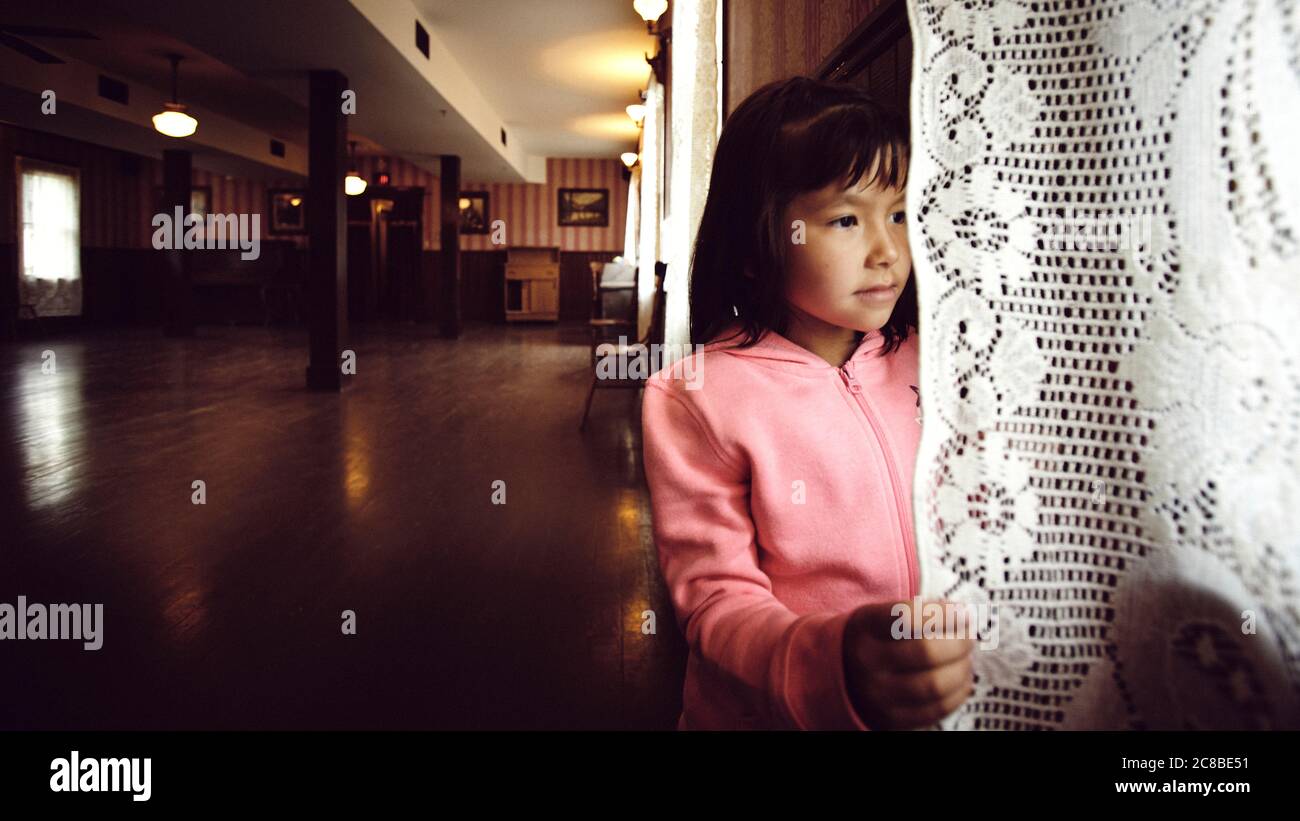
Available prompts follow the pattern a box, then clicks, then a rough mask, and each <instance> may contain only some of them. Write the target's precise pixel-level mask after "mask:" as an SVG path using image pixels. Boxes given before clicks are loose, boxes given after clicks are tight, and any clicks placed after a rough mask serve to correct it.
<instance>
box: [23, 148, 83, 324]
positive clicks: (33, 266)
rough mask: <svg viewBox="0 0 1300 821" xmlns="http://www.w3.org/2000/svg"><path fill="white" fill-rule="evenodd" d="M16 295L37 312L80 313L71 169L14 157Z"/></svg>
mask: <svg viewBox="0 0 1300 821" xmlns="http://www.w3.org/2000/svg"><path fill="white" fill-rule="evenodd" d="M18 175H19V187H20V190H21V192H22V196H21V202H20V203H19V209H20V214H19V217H20V220H21V223H20V230H21V232H22V236H21V239H20V246H19V254H20V255H21V261H20V263H19V264H20V266H21V270H22V275H21V276H20V277H19V280H18V290H19V300H20V302H21V304H23V305H30V306H32V308H33V310H35V312H36V314H37V315H38V316H78V315H80V314H81V238H80V230H81V229H80V225H81V205H80V194H79V181H78V175H77V171H76V170H75V169H64V168H61V167H59V166H54V165H48V164H46V163H40V162H35V161H32V160H26V159H20V160H19V161H18Z"/></svg>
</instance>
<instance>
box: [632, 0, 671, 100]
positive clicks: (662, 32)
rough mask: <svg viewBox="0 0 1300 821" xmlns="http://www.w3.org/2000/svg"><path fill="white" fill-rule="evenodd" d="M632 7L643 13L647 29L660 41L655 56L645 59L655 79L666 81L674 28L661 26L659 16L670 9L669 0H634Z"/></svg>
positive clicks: (648, 56)
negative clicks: (668, 56)
mask: <svg viewBox="0 0 1300 821" xmlns="http://www.w3.org/2000/svg"><path fill="white" fill-rule="evenodd" d="M632 8H633V9H636V13H637V14H639V15H641V19H642V20H644V21H645V27H646V31H648V32H650V34H652V35H654V37H655V38H656V39H657V40H658V41H659V50H658V52H657V53H656V54H655V56H654V57H651V56H650V55H648V54H647V55H646V56H645V61H646V62H647V63H649V64H650V68H651V69H652V70H653V71H654V73H655V79H656V80H658V81H659V82H661V83H666V82H667V79H668V74H667V72H666V70H665V69H666V68H667V59H666V55H667V54H668V46H669V44H670V43H672V41H673V30H672V28H671V27H669V28H666V29H660V28H659V18H660V17H662V16H663V13H664V12H665V11H667V10H668V0H633V3H632Z"/></svg>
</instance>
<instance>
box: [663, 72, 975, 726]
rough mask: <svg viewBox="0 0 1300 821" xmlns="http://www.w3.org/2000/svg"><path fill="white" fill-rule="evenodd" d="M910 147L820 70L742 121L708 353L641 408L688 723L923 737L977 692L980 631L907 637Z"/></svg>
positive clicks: (750, 107) (704, 326)
mask: <svg viewBox="0 0 1300 821" xmlns="http://www.w3.org/2000/svg"><path fill="white" fill-rule="evenodd" d="M907 156H908V135H907V126H906V123H905V122H904V121H903V120H902V119H901V118H899V117H897V116H895V115H892V114H890V113H889V112H887V111H886V110H884V109H882V108H881V107H880V106H879V105H878V104H877V103H875V102H874V101H873V100H872V99H871V98H870V97H869V96H867V95H866V94H865V93H864V92H863V91H861V90H859V89H855V88H852V87H849V86H846V85H840V84H832V83H826V82H821V81H817V80H813V79H810V78H806V77H795V78H793V79H790V80H786V81H784V82H779V83H772V84H770V85H768V86H765V87H763V88H761V89H759V90H758V91H756V92H754V94H753V95H751V96H750V97H749V98H748V99H746V100H745V101H744V102H743V103H741V105H740V106H739V107H738V108H737V109H736V110H735V112H734V113H733V114H732V115H731V117H730V118H729V119H728V120H727V123H726V126H725V128H724V129H723V132H722V136H721V139H720V140H719V142H718V149H717V153H716V155H715V157H714V164H713V175H712V178H711V180H710V185H709V195H708V201H707V203H706V205H705V208H704V214H703V215H702V218H701V222H700V229H699V236H698V239H697V240H696V244H695V251H694V257H693V260H692V271H691V293H690V303H691V318H690V322H691V337H692V339H691V341H692V343H695V344H704V345H706V347H705V348H704V350H703V352H701V353H697V354H695V357H697V358H698V359H697V361H696V362H695V363H692V364H693V367H691V368H683V367H681V366H680V365H679V366H678V368H677V369H672V368H666V369H665V370H663V371H660V372H659V373H657V374H656V375H655V376H654V377H652V378H651V379H650V380H649V381H648V383H647V387H646V391H645V398H644V404H643V412H642V425H643V441H644V461H645V470H646V477H647V480H648V483H649V486H650V493H651V506H652V510H653V523H654V534H655V543H656V546H657V549H658V552H659V562H660V567H661V568H662V570H663V574H664V578H665V580H666V582H667V585H668V589H669V592H670V595H671V596H672V600H673V605H674V607H675V609H676V611H677V618H678V623H679V624H680V625H681V627H682V630H683V632H684V633H685V635H686V640H687V642H688V643H689V645H690V648H691V653H690V658H689V660H688V663H687V671H686V685H685V690H684V693H683V712H682V715H681V718H680V720H679V722H678V726H679V727H680V728H682V729H703V728H758V727H788V728H803V729H867V728H887V727H888V728H902V727H919V726H925V725H928V724H931V723H933V722H934V721H936V720H938V719H939V718H941V717H942V716H944V715H946V714H948V713H950V712H952V711H953V710H954V709H956V708H957V707H958V706H959V705H960V704H961V702H962V701H964V700H965V698H966V697H968V696H969V694H970V692H971V686H972V671H971V664H970V657H969V656H970V651H971V648H972V646H973V642H972V641H971V640H970V639H952V638H934V639H924V640H914V641H907V640H893V639H891V630H890V628H891V624H892V623H893V621H894V618H893V615H892V614H893V613H896V612H898V611H895V610H894V609H893V607H894V603H895V602H899V601H904V600H909V599H911V597H912V596H914V595H915V594H916V593H917V591H918V578H917V566H916V555H915V554H916V551H915V544H914V540H913V533H912V517H911V510H912V501H911V486H912V472H913V464H914V462H915V458H916V449H917V445H918V442H919V439H920V417H919V402H920V400H919V395H918V393H917V385H919V384H920V383H919V381H918V379H917V336H916V328H915V326H916V321H917V320H916V292H915V286H914V284H913V282H912V279H911V253H910V251H909V248H908V241H907V225H906V219H905V213H904V208H905V200H906V197H905V185H906V164H907ZM683 372H689V373H693V374H694V376H693V377H692V379H691V380H690V381H686V380H683V379H681V378H679V377H677V376H674V374H678V375H680V374H681V373H683Z"/></svg>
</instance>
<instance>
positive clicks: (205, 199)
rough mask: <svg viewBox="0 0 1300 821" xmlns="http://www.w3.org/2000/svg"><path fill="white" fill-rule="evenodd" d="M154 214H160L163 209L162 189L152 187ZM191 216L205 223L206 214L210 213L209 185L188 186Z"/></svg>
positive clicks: (210, 197) (210, 189)
mask: <svg viewBox="0 0 1300 821" xmlns="http://www.w3.org/2000/svg"><path fill="white" fill-rule="evenodd" d="M153 201H154V213H155V214H161V213H162V212H163V211H164V210H165V209H164V208H163V188H162V186H160V185H159V186H154V189H153ZM189 213H191V214H198V215H199V216H200V217H203V219H204V220H205V221H206V220H207V218H208V214H211V213H212V186H210V185H192V186H190V210H189Z"/></svg>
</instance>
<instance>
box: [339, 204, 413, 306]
mask: <svg viewBox="0 0 1300 821" xmlns="http://www.w3.org/2000/svg"><path fill="white" fill-rule="evenodd" d="M423 205H424V189H423V188H394V187H391V186H378V185H372V186H369V187H368V188H367V189H366V190H365V192H363V193H361V194H359V195H357V196H355V197H348V319H349V320H350V321H353V322H392V321H403V322H412V321H417V320H425V319H428V318H429V317H430V316H431V314H430V312H429V311H428V309H427V305H428V295H427V294H426V288H425V285H424V279H423V276H422V266H421V256H422V253H421V252H422V248H423V241H422V238H423V236H424V230H423V229H424V227H423V221H422V213H423Z"/></svg>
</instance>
